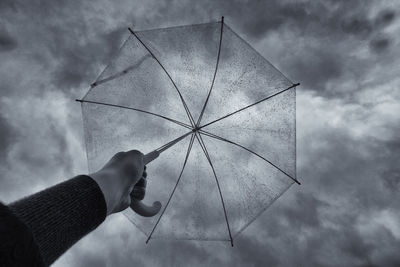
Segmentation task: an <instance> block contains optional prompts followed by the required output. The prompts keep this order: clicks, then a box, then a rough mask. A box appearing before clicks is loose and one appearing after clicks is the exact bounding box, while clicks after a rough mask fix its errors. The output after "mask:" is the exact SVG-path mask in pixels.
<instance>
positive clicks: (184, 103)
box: [128, 28, 194, 127]
mask: <svg viewBox="0 0 400 267" xmlns="http://www.w3.org/2000/svg"><path fill="white" fill-rule="evenodd" d="M128 29H129V31H130V32H131V33H132V34H133V35H134V36H135V37H136V39H137V40H138V41H139V42H140V43H141V44H142V45H143V47H144V48H145V49H146V50H147V51H148V52H149V53H150V55H151V56H152V57H153V58H154V60H155V61H157V63H158V64H159V65H160V67H161V68H162V69H163V70H164V72H165V74H166V75H167V76H168V78H169V79H170V81H171V82H172V84H173V86H174V87H175V89H176V91H177V92H178V94H179V97H180V99H181V101H182V104H183V107H184V108H185V111H186V115H187V116H188V118H189V121H190V124H191V125H192V127H194V119H193V117H192V114H191V113H190V110H189V108H188V106H187V105H186V102H185V99H183V96H182V94H181V92H180V91H179V89H178V87H177V86H176V84H175V81H174V80H173V79H172V77H171V75H170V74H169V72H168V71H167V70H166V68H165V67H164V65H163V64H161V61H160V60H159V59H158V58H157V57H156V56H155V55H154V54H153V52H152V51H151V50H150V48H148V47H147V46H146V44H145V43H144V42H143V41H142V40H141V39H140V38H139V36H137V34H136V33H135V32H134V31H133V30H132V29H131V28H128Z"/></svg>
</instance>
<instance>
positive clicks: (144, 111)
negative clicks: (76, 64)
mask: <svg viewBox="0 0 400 267" xmlns="http://www.w3.org/2000/svg"><path fill="white" fill-rule="evenodd" d="M76 101H78V102H81V103H89V104H96V105H103V106H110V107H115V108H123V109H129V110H133V111H137V112H142V113H145V114H149V115H153V116H156V117H159V118H162V119H165V120H167V121H170V122H173V123H175V124H177V125H179V126H182V127H185V128H187V129H192V127H190V125H188V124H186V123H183V122H181V121H178V120H175V119H171V118H168V117H166V116H163V115H160V114H157V113H154V112H150V111H146V110H142V109H137V108H131V107H126V106H121V105H116V104H109V103H103V102H97V101H91V100H83V99H76Z"/></svg>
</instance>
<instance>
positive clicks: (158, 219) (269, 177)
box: [80, 20, 297, 244]
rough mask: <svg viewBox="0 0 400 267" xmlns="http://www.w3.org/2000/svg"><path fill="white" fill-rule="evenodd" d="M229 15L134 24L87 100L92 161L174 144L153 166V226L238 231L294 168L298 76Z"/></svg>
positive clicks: (180, 231)
mask: <svg viewBox="0 0 400 267" xmlns="http://www.w3.org/2000/svg"><path fill="white" fill-rule="evenodd" d="M296 85H297V84H293V83H292V82H291V81H290V80H289V79H288V78H286V77H285V76H284V75H283V74H282V73H281V72H280V71H278V70H277V69H276V68H275V67H274V66H272V65H271V64H270V63H269V62H268V61H267V60H266V59H264V58H263V57H262V56H261V55H260V54H259V53H257V52H256V51H255V50H254V49H253V48H252V47H251V46H250V45H249V44H248V43H247V42H245V41H244V40H243V39H242V38H240V37H239V36H238V35H237V34H236V33H235V32H234V31H233V30H232V29H231V28H229V26H227V25H226V24H225V23H224V22H223V20H222V21H219V22H212V23H205V24H199V25H188V26H179V27H171V28H163V29H154V30H145V31H137V32H134V31H132V30H130V36H129V38H128V39H127V40H126V41H125V42H124V43H123V45H122V47H121V48H120V51H119V53H118V55H117V56H116V58H114V60H112V62H111V63H110V64H109V65H108V66H107V67H106V68H105V70H104V71H103V72H102V73H101V74H100V76H99V77H98V78H97V79H96V81H95V82H94V83H93V84H92V86H91V88H90V89H89V91H88V93H87V94H86V95H85V96H84V98H83V99H82V100H80V101H81V105H82V114H83V121H84V134H85V144H86V150H87V157H88V163H89V169H90V171H95V170H97V169H99V168H100V167H101V166H102V165H103V164H104V163H105V162H106V161H107V160H108V159H109V158H110V157H111V156H112V155H113V154H114V153H116V152H118V151H126V150H130V149H132V148H135V149H139V150H141V151H144V152H149V151H153V150H154V149H155V148H157V147H161V148H162V147H163V146H164V147H165V144H168V143H169V142H170V141H171V140H175V139H177V138H179V137H181V136H185V137H184V138H182V139H178V141H177V142H175V143H174V144H173V145H172V146H170V147H168V149H166V150H165V151H163V152H162V154H161V155H160V156H159V157H158V158H157V159H156V160H154V161H153V162H152V163H151V164H150V165H149V166H148V169H147V172H148V183H147V191H146V197H145V199H144V201H145V202H148V203H152V202H153V201H160V202H161V203H162V209H161V212H160V213H158V214H157V215H156V216H154V217H147V218H145V217H142V216H140V215H138V214H136V213H135V212H133V211H132V210H130V209H127V210H126V211H125V212H124V214H125V215H126V217H127V218H128V219H129V220H130V221H131V222H132V223H133V224H135V225H136V226H137V227H138V228H139V229H140V230H141V231H142V232H143V233H144V234H145V235H146V236H147V238H148V240H150V239H156V238H166V239H187V240H221V241H230V242H231V243H232V244H233V239H234V238H235V237H236V236H237V235H239V234H240V233H241V232H242V231H243V230H244V229H245V228H246V227H247V226H248V225H249V224H250V223H251V222H253V221H254V220H255V219H256V218H257V217H258V216H259V215H260V214H261V213H262V212H263V211H264V210H265V209H266V208H268V207H269V206H270V205H271V204H272V203H273V202H274V201H275V200H276V199H277V198H279V197H280V196H281V195H282V194H283V193H284V192H285V191H286V190H288V189H289V187H290V186H291V185H292V184H293V183H294V182H297V180H296V122H295V120H296V110H295V98H296V96H295V88H296Z"/></svg>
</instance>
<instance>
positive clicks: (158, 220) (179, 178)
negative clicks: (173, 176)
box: [146, 133, 194, 244]
mask: <svg viewBox="0 0 400 267" xmlns="http://www.w3.org/2000/svg"><path fill="white" fill-rule="evenodd" d="M193 136H194V133H193V134H192V136H191V138H190V142H189V146H188V149H187V152H186V156H185V161H184V163H183V166H182V170H181V172H180V174H179V177H178V180H177V181H176V184H175V186H174V188H173V189H172V192H171V194H170V196H169V198H168V201H167V203H166V204H165V208H164V209H163V211H162V212H161V214H160V217H158V219H157V222H156V223H155V225H154V227H153V229H152V230H151V232H150V234H149V237H148V238H147V240H146V244H147V243H148V242H149V241H150V238H151V236H152V235H153V233H154V231H155V229H156V227H157V225H158V223H159V222H160V220H161V217H162V216H163V215H164V213H165V211H166V209H167V207H168V205H169V203H170V201H171V199H172V197H173V195H174V193H175V190H176V188H177V187H178V184H179V181H180V180H181V178H182V174H183V171H184V169H185V166H186V163H187V160H188V158H189V154H190V151H191V150H192V146H193V140H194V137H193Z"/></svg>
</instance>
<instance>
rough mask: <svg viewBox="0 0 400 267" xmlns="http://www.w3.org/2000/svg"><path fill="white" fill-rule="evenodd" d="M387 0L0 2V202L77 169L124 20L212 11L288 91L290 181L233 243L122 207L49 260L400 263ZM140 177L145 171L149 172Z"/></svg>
mask: <svg viewBox="0 0 400 267" xmlns="http://www.w3.org/2000/svg"><path fill="white" fill-rule="evenodd" d="M396 3H397V1H361V0H360V1H328V0H326V1H322V0H321V1H319V0H316V1H311V0H310V1H278V0H274V1H239V0H237V1H211V0H209V1H192V2H189V1H153V0H148V1H123V0H120V1H106V0H102V1H90V2H89V1H86V2H84V1H82V2H79V1H36V0H32V1H29V2H26V1H25V2H23V1H12V0H0V21H1V24H0V62H1V63H0V77H1V78H0V79H1V82H0V103H1V104H0V128H1V132H0V173H1V176H0V199H1V200H2V201H3V202H10V201H13V200H16V199H18V198H20V197H22V196H25V195H27V194H30V193H33V192H36V191H38V190H40V189H43V188H46V187H48V186H50V185H53V184H55V183H57V182H60V181H62V180H65V179H67V178H68V177H72V176H73V175H76V174H80V173H87V162H86V155H85V149H84V142H83V130H82V119H81V110H80V105H79V104H78V103H76V102H75V101H74V99H76V98H81V97H82V96H83V95H84V94H85V92H86V91H87V89H88V85H89V84H90V83H91V82H92V81H93V80H94V79H95V78H96V76H97V75H98V73H99V72H100V71H101V70H102V69H103V68H104V66H105V65H106V64H107V62H108V61H109V60H110V59H111V58H112V57H113V56H114V55H115V53H116V52H117V50H118V47H119V46H120V45H121V43H122V41H123V40H124V39H125V38H126V37H127V34H128V33H127V27H128V26H134V27H135V28H136V29H148V28H157V27H165V26H173V25H184V24H193V23H201V22H208V21H215V20H218V19H219V18H220V17H221V16H222V15H224V16H225V20H226V23H227V24H228V25H230V26H231V28H233V29H234V30H235V31H237V32H238V33H239V34H240V35H241V36H243V37H244V38H245V39H246V40H248V41H249V43H251V44H252V45H253V46H254V47H255V48H256V49H257V50H258V51H259V52H260V53H261V54H262V55H264V56H265V57H266V58H267V59H268V60H269V61H270V62H271V63H273V64H274V65H276V66H277V67H278V68H279V69H280V70H282V71H283V72H284V73H285V74H286V75H287V76H288V77H290V79H291V80H292V81H294V82H300V83H301V86H300V87H298V89H297V177H298V179H299V180H301V182H302V185H301V186H296V185H294V186H292V187H291V188H290V189H289V190H288V191H287V193H286V194H285V195H284V196H283V197H281V198H280V199H279V200H278V201H276V202H275V203H274V205H273V206H272V207H271V208H270V209H268V210H267V212H265V213H264V214H263V215H262V216H261V217H259V219H258V220H256V221H255V222H254V223H253V224H252V225H251V226H249V228H248V229H247V230H245V231H244V232H243V233H242V234H241V235H240V236H239V237H238V238H237V239H236V241H235V247H234V248H231V247H230V246H229V245H227V244H226V243H218V242H183V241H173V242H172V241H156V242H150V243H149V244H148V245H144V241H145V237H144V235H142V234H141V232H140V231H139V230H137V229H136V228H135V227H133V226H132V224H130V222H129V221H128V220H127V219H126V218H125V217H124V216H123V215H121V214H119V215H113V216H111V217H109V218H108V219H107V220H106V221H105V223H103V224H102V225H101V226H100V227H99V228H98V229H97V230H95V231H94V232H93V233H91V234H90V235H88V236H87V237H85V238H84V239H83V240H81V241H80V242H79V243H78V244H77V245H75V246H74V247H73V248H72V249H71V250H70V251H68V252H67V253H66V254H65V255H64V256H62V257H61V258H60V259H59V260H58V261H57V262H56V264H55V266H92V265H93V266H167V265H169V266H360V267H361V266H399V265H400V256H398V255H399V254H398V248H399V247H400V211H399V208H400V204H399V203H400V202H399V201H400V196H399V189H400V167H399V163H398V157H396V155H397V154H398V153H399V152H400V140H399V139H398V138H397V136H398V132H399V130H400V127H399V126H400V123H399V122H400V121H399V115H398V114H399V113H400V104H399V103H400V102H399V101H400V90H399V85H400V77H399V75H398V73H399V71H400V67H399V66H400V64H399V63H400V62H398V58H399V57H400V43H399V42H400V40H399V37H398V36H400V19H399V12H400V10H399V5H398V3H397V5H396ZM149 175H150V173H149Z"/></svg>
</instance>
